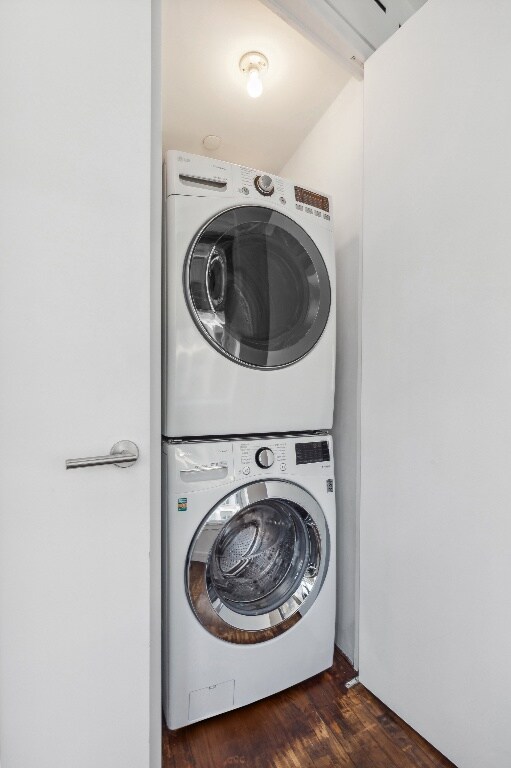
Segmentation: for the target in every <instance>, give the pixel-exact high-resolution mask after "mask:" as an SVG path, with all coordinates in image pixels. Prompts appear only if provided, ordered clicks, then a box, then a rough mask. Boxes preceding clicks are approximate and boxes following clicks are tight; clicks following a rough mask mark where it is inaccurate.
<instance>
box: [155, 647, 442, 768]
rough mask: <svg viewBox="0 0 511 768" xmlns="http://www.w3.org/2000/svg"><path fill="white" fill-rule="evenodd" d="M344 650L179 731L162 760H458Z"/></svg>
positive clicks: (284, 766) (428, 767) (372, 764)
mask: <svg viewBox="0 0 511 768" xmlns="http://www.w3.org/2000/svg"><path fill="white" fill-rule="evenodd" d="M354 674H355V672H354V670H353V668H352V667H351V665H350V664H349V662H348V661H347V660H346V659H345V658H344V657H343V656H342V654H341V653H340V652H336V656H335V662H334V666H333V667H332V669H330V670H328V671H327V672H324V673H323V674H321V675H317V676H316V677H313V678H312V679H310V680H306V681H305V682H304V683H301V684H300V685H296V686H294V688H290V689H289V690H287V691H283V692H282V693H278V694H276V695H275V696H272V697H270V698H269V699H264V700H263V701H258V702H256V703H255V704H251V705H250V706H248V707H243V708H241V709H237V710H235V711H233V712H228V713H227V714H225V715H220V716H218V717H214V718H212V719H211V720H205V721H204V722H202V723H196V724H195V725H190V726H188V727H187V728H182V729H181V730H179V731H174V732H172V731H169V730H167V728H165V727H164V729H163V767H164V768H237V767H238V766H241V767H242V768H334V767H335V768H412V767H413V768H455V766H453V764H452V763H451V762H450V761H449V760H447V759H446V758H445V757H443V755H441V754H440V753H439V752H437V750H436V749H434V748H433V747H432V746H431V745H430V744H428V743H427V742H426V741H424V739H422V738H421V737H420V736H419V735H418V734H417V733H416V732H415V731H413V730H412V729H411V728H410V727H409V726H408V725H406V723H404V722H403V721H402V720H400V718H399V717H397V715H395V714H394V713H393V712H391V711H390V710H389V709H388V708H387V707H386V706H385V705H384V704H382V702H381V701H379V700H378V699H376V698H375V697H374V696H373V695H372V694H371V693H369V691H367V690H366V689H365V688H364V687H363V686H362V685H355V686H354V687H353V688H350V689H349V690H348V689H347V688H346V687H345V683H346V682H347V681H348V680H351V679H352V678H353V676H354Z"/></svg>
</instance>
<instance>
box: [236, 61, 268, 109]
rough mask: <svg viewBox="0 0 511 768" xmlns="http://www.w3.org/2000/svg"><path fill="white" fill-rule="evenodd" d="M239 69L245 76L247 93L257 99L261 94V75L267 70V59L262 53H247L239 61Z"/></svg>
mask: <svg viewBox="0 0 511 768" xmlns="http://www.w3.org/2000/svg"><path fill="white" fill-rule="evenodd" d="M240 69H241V71H242V72H243V74H245V75H247V93H248V95H249V96H251V97H252V98H253V99H257V97H258V96H260V95H261V94H262V92H263V81H262V78H261V75H263V74H264V73H265V72H266V70H267V69H268V59H267V58H266V56H265V55H264V54H263V53H259V52H258V51H249V52H248V53H245V54H244V55H243V56H242V57H241V59H240Z"/></svg>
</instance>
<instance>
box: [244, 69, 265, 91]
mask: <svg viewBox="0 0 511 768" xmlns="http://www.w3.org/2000/svg"><path fill="white" fill-rule="evenodd" d="M262 92H263V81H262V80H261V75H260V74H259V70H258V69H256V68H255V67H252V68H251V69H250V70H249V72H248V80H247V93H248V95H249V96H252V98H253V99H257V97H258V96H260V95H261V94H262Z"/></svg>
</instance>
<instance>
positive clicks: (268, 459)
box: [255, 448, 275, 469]
mask: <svg viewBox="0 0 511 768" xmlns="http://www.w3.org/2000/svg"><path fill="white" fill-rule="evenodd" d="M255 460H256V464H257V466H258V467H261V469H269V468H270V467H271V465H272V464H273V462H274V461H275V457H274V455H273V451H272V450H271V448H259V450H258V451H256V455H255Z"/></svg>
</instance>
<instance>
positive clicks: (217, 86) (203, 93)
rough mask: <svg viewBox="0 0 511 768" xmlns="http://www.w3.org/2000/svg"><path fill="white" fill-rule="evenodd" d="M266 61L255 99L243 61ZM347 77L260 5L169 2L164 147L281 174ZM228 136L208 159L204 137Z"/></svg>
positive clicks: (254, 0)
mask: <svg viewBox="0 0 511 768" xmlns="http://www.w3.org/2000/svg"><path fill="white" fill-rule="evenodd" d="M252 50H256V51H261V52H262V53H264V54H265V55H266V56H267V57H268V60H269V68H268V72H267V73H266V74H265V76H264V81H263V82H264V92H263V95H262V96H261V97H260V98H258V99H251V98H250V97H249V96H248V95H247V92H246V84H245V79H244V77H243V75H242V73H241V72H240V70H239V60H240V58H241V56H242V55H243V54H244V53H245V52H246V51H252ZM349 78H350V74H349V73H348V71H347V70H346V69H345V68H344V67H343V66H342V64H341V63H340V62H337V61H334V60H333V59H332V58H331V57H330V56H327V55H326V54H325V53H324V52H323V51H321V50H319V48H317V47H316V46H314V45H313V44H312V43H310V42H309V41H308V40H306V39H305V38H304V37H303V36H302V35H301V34H300V33H299V32H297V31H295V30H294V29H293V28H292V27H290V26H289V25H288V24H286V23H285V22H284V21H283V20H282V19H281V18H280V17H279V16H277V15H276V14H274V13H273V12H272V11H270V10H269V9H268V8H267V7H265V6H264V5H263V4H262V3H261V2H259V0H164V2H163V146H164V149H180V150H183V151H186V152H195V153H197V154H203V155H210V156H214V157H218V158H220V159H222V160H228V161H231V162H235V163H241V164H244V165H249V166H252V167H254V168H258V169H260V170H267V171H270V172H272V173H278V172H279V171H280V169H281V168H282V167H283V166H284V165H285V163H286V162H287V160H288V159H289V158H290V157H291V156H292V154H293V153H294V151H295V150H296V149H297V147H298V146H299V145H300V143H301V142H302V140H303V139H304V138H305V136H306V135H307V134H308V133H309V131H310V130H311V128H312V127H313V126H314V124H315V123H316V122H317V120H318V119H319V117H320V116H321V115H322V114H323V112H324V111H325V110H326V109H327V108H328V107H329V106H330V104H331V103H332V101H333V100H334V99H335V98H336V96H337V95H338V93H339V92H340V91H341V89H342V88H343V87H344V85H345V84H346V83H347V81H348V79H349ZM208 134H216V135H218V136H220V137H221V138H222V144H221V146H220V148H219V149H218V150H215V151H214V152H208V151H207V150H206V149H205V148H204V146H203V144H202V139H203V138H204V136H206V135H208Z"/></svg>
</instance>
